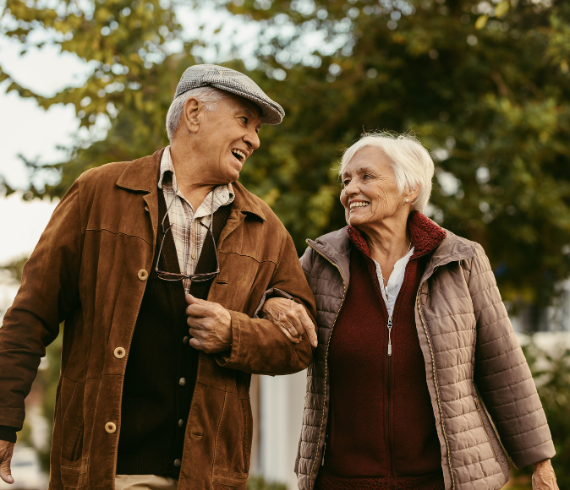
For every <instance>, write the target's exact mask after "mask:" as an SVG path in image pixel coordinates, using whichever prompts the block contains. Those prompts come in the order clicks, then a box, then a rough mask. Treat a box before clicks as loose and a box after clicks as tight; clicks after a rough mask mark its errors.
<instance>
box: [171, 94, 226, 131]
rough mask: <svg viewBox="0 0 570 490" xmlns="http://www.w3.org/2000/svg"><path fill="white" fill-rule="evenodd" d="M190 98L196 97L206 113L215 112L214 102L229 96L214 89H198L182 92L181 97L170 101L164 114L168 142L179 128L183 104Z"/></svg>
mask: <svg viewBox="0 0 570 490" xmlns="http://www.w3.org/2000/svg"><path fill="white" fill-rule="evenodd" d="M190 97H196V98H197V99H198V100H199V101H200V102H202V103H203V104H204V106H205V108H206V110H207V111H215V110H216V102H218V101H220V100H222V99H225V98H226V97H229V95H228V93H227V92H224V91H223V90H218V89H217V88H214V87H198V88H193V89H192V90H188V92H184V93H183V94H182V95H179V96H178V97H176V98H175V99H174V100H173V101H172V104H170V107H169V109H168V114H166V134H167V135H168V139H169V140H170V141H172V138H174V133H176V130H177V129H178V126H180V119H181V117H182V112H183V110H184V103H185V102H186V101H187V100H188V99H189V98H190Z"/></svg>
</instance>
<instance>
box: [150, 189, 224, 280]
mask: <svg viewBox="0 0 570 490" xmlns="http://www.w3.org/2000/svg"><path fill="white" fill-rule="evenodd" d="M214 189H215V187H214ZM214 189H212V191H211V193H212V208H211V209H212V213H211V216H210V226H213V224H214ZM177 194H178V189H176V192H175V193H174V198H173V199H172V201H170V204H169V205H168V208H167V210H166V213H165V214H164V217H163V218H162V240H161V242H160V248H159V249H158V257H157V259H156V267H155V271H156V273H157V275H158V278H159V279H162V280H163V281H182V280H183V279H188V280H189V281H191V282H205V281H211V280H212V279H213V278H214V277H216V276H217V275H218V274H219V273H220V263H219V261H218V247H217V246H216V240H214V233H213V230H211V229H210V226H206V225H205V224H204V223H202V222H200V224H201V225H202V226H203V227H204V228H206V229H207V230H208V231H207V235H209V236H210V237H211V238H212V243H213V245H214V255H215V257H216V270H215V271H213V272H204V273H199V274H182V273H177V272H167V271H163V270H160V269H159V268H158V264H159V262H160V256H161V254H162V247H163V245H164V239H165V238H166V234H167V233H168V232H169V231H170V229H171V228H172V225H170V226H169V227H168V228H167V229H166V230H165V229H164V222H165V221H166V217H167V216H168V212H169V211H170V207H171V206H172V204H173V203H174V201H175V199H176V196H177ZM194 219H195V218H194V217H192V221H191V223H190V229H192V225H193V224H194Z"/></svg>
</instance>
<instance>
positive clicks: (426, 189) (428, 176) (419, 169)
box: [339, 132, 434, 212]
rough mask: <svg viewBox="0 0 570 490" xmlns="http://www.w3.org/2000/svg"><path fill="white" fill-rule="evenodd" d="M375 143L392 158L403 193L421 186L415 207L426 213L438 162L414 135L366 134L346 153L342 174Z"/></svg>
mask: <svg viewBox="0 0 570 490" xmlns="http://www.w3.org/2000/svg"><path fill="white" fill-rule="evenodd" d="M371 146H372V147H376V148H380V149H381V150H382V152H383V153H384V154H385V155H386V157H387V158H388V160H389V161H390V166H391V167H392V170H393V171H394V176H395V177H396V184H397V186H398V190H399V191H400V194H402V193H403V192H404V191H412V190H415V189H417V187H418V186H419V187H420V193H419V195H418V197H417V198H416V200H415V201H414V202H413V203H412V209H415V210H417V211H420V212H424V209H425V207H426V205H427V203H428V201H429V196H430V194H431V187H432V178H433V173H434V165H433V160H432V159H431V156H430V154H429V152H428V151H427V150H426V149H425V148H424V147H423V146H422V144H421V143H420V142H419V140H418V139H417V138H415V137H414V136H411V135H409V134H401V135H397V134H392V133H388V132H371V133H364V134H363V135H362V136H361V138H360V139H359V140H358V141H357V142H356V143H354V144H353V145H352V146H351V147H350V148H348V149H347V150H346V151H345V152H344V155H343V156H342V160H341V163H340V169H339V175H342V174H343V172H344V171H345V169H346V166H347V165H348V163H349V162H350V161H351V160H352V158H353V157H354V155H356V153H357V152H358V151H359V150H362V149H363V148H367V147H371Z"/></svg>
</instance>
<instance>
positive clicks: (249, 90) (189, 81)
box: [174, 65, 285, 124]
mask: <svg viewBox="0 0 570 490" xmlns="http://www.w3.org/2000/svg"><path fill="white" fill-rule="evenodd" d="M207 85H210V86H212V87H215V88H217V89H220V90H225V91H226V92H231V93H232V94H236V95H239V96H240V97H244V98H246V99H249V100H251V101H252V102H254V103H255V104H257V105H258V106H259V108H260V109H261V113H262V114H261V122H262V123H263V124H279V123H281V121H282V120H283V117H285V111H284V110H283V108H282V107H281V106H280V105H279V104H278V103H277V102H275V101H273V100H271V99H270V98H269V97H268V96H267V95H266V94H265V92H264V91H263V90H261V89H260V88H259V86H258V85H257V84H256V83H255V82H254V81H253V80H252V79H251V78H249V77H248V76H247V75H244V74H243V73H240V72H239V71H235V70H232V69H230V68H224V67H223V66H218V65H194V66H191V67H190V68H187V69H186V71H185V72H184V73H183V74H182V78H181V79H180V82H178V87H176V94H174V98H176V97H178V96H179V95H181V94H183V93H184V92H187V91H188V90H192V89H194V88H198V87H205V86H207Z"/></svg>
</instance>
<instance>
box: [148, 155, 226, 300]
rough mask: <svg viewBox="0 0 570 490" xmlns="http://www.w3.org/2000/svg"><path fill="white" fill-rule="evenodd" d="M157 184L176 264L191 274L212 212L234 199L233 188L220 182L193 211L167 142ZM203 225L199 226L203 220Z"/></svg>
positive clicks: (183, 272)
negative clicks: (174, 248) (179, 183)
mask: <svg viewBox="0 0 570 490" xmlns="http://www.w3.org/2000/svg"><path fill="white" fill-rule="evenodd" d="M158 188H159V189H162V192H163V193H164V200H165V201H166V207H167V208H168V219H169V221H170V225H171V226H172V228H171V230H170V231H171V232H172V237H173V238H174V245H175V246H176V253H177V255H178V265H179V266H180V272H181V273H182V274H193V273H194V271H195V270H196V265H197V264H198V259H199V258H200V253H201V252H202V246H203V245H204V240H205V239H206V236H207V233H208V230H207V229H206V227H207V226H210V221H211V220H210V217H211V215H212V212H216V211H217V210H218V208H219V207H220V206H226V205H228V204H230V203H232V202H233V201H234V192H233V188H232V185H231V184H227V185H220V186H217V187H215V188H214V190H213V191H211V192H210V193H209V194H208V196H207V197H206V199H204V201H203V202H202V204H200V206H199V207H198V210H197V211H196V212H194V209H192V205H191V204H190V203H189V202H188V201H187V200H186V198H185V197H184V196H183V195H182V193H181V192H180V190H179V189H178V184H177V183H176V174H175V173H174V165H173V164H172V158H171V156H170V147H169V146H167V147H166V149H165V150H164V153H163V154H162V160H161V162H160V179H159V181H158ZM212 192H213V193H214V206H213V209H212ZM201 223H202V224H203V225H205V226H202V224H201ZM183 283H184V290H185V291H186V292H187V293H188V292H190V281H189V280H187V279H184V280H183Z"/></svg>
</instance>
